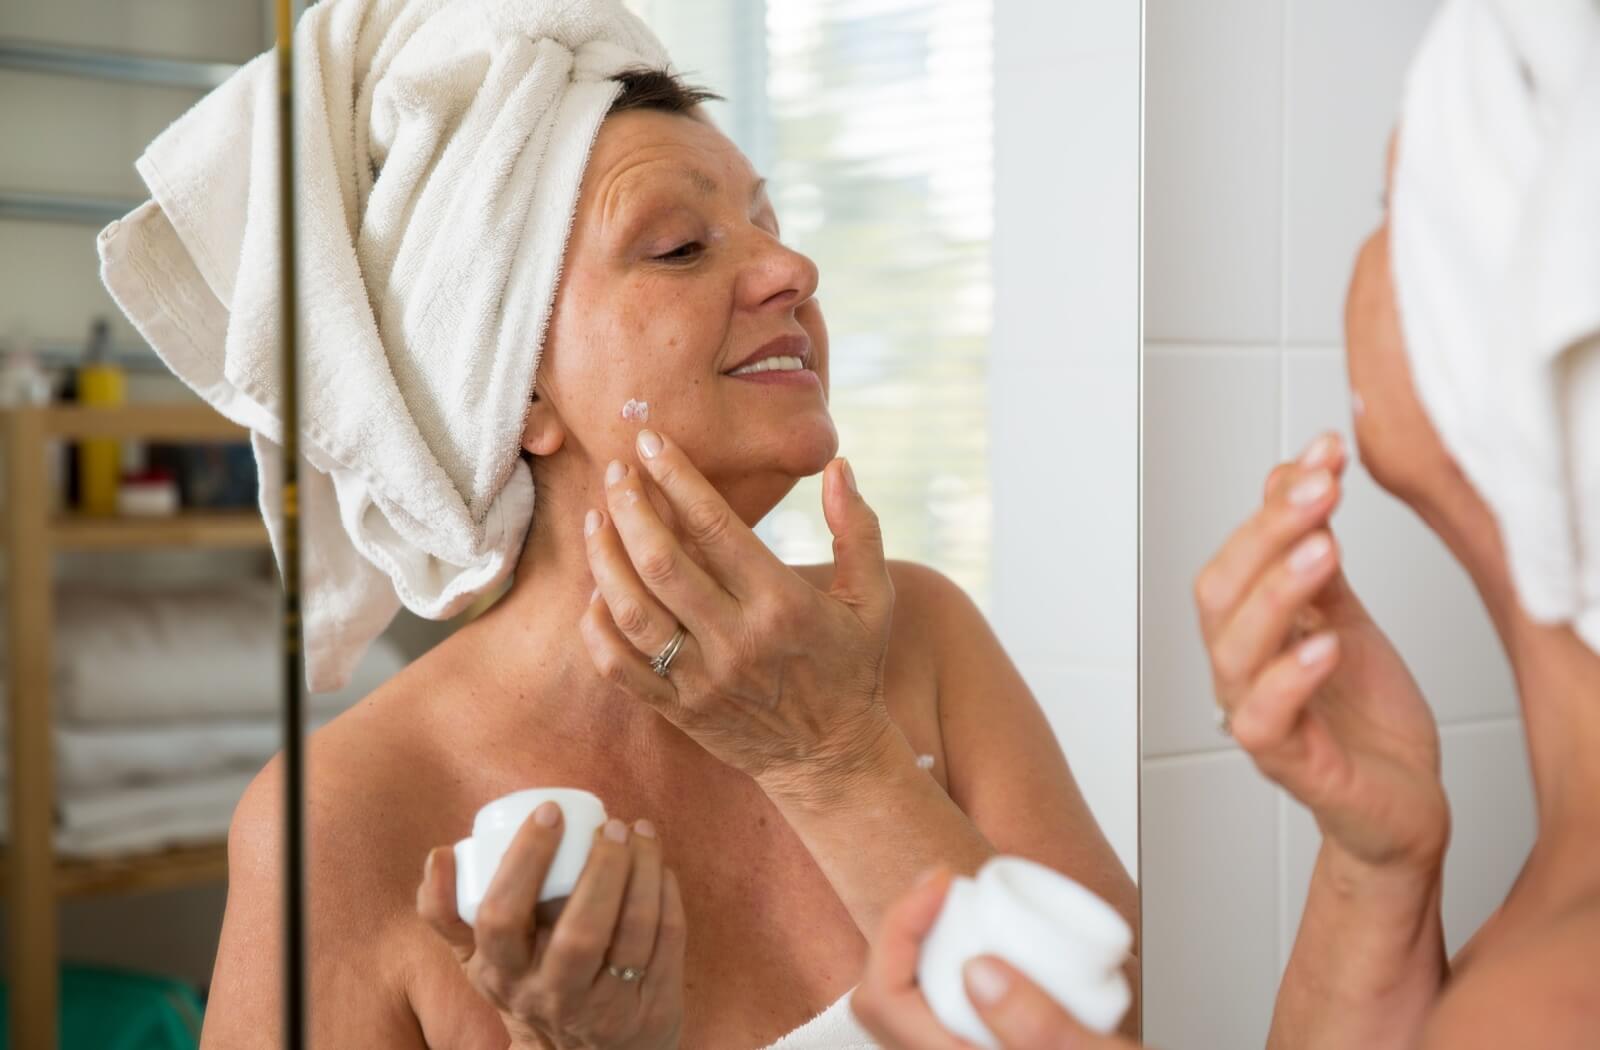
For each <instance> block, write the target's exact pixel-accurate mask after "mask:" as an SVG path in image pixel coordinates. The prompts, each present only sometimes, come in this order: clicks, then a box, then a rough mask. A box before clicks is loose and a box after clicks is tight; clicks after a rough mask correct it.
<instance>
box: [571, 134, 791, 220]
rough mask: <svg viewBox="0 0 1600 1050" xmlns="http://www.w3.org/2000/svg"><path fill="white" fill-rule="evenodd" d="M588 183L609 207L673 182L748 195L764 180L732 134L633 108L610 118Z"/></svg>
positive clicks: (710, 192)
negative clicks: (728, 135)
mask: <svg viewBox="0 0 1600 1050" xmlns="http://www.w3.org/2000/svg"><path fill="white" fill-rule="evenodd" d="M585 181H586V182H588V183H589V184H590V188H592V190H593V193H594V195H595V202H596V203H597V204H598V205H599V206H600V207H601V208H602V209H603V210H605V211H607V212H609V211H610V210H611V209H613V208H615V207H616V205H617V204H618V203H620V201H621V200H622V199H625V198H627V197H631V196H634V195H637V194H640V193H643V192H647V191H648V190H649V189H651V188H653V187H655V186H658V185H661V184H662V183H664V182H672V183H676V184H678V185H681V186H682V187H683V188H684V189H687V190H689V191H690V192H692V193H695V194H697V195H701V196H706V197H713V196H716V195H718V194H722V193H727V192H730V191H731V192H735V193H740V194H743V193H746V192H749V191H750V189H751V188H752V187H753V186H755V185H756V184H758V183H760V182H761V181H762V180H761V179H760V176H758V175H757V174H756V171H755V168H754V167H752V166H751V164H750V161H749V160H748V159H747V158H746V157H745V156H744V154H743V153H741V152H740V151H739V148H738V147H737V146H735V145H734V144H733V142H732V140H730V139H729V138H728V137H727V136H726V135H724V134H722V132H721V131H719V130H717V128H716V127H715V126H714V125H712V124H710V123H709V122H707V121H703V120H700V119H696V118H691V117H687V116H685V115H681V114H675V113H659V112H651V111H643V112H641V111H629V112H627V113H620V114H617V115H616V116H615V117H611V118H608V119H607V121H606V123H605V124H604V125H603V126H602V127H601V131H600V136H599V138H598V139H597V140H596V141H595V148H594V152H593V154H592V155H591V157H590V161H589V170H588V172H587V173H586V178H585Z"/></svg>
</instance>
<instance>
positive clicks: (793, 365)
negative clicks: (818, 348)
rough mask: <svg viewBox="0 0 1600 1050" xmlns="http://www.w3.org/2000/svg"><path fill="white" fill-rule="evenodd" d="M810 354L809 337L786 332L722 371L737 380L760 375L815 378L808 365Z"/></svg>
mask: <svg viewBox="0 0 1600 1050" xmlns="http://www.w3.org/2000/svg"><path fill="white" fill-rule="evenodd" d="M810 357H811V340H810V339H808V338H807V337H805V336H804V335H784V336H779V337H778V338H776V339H774V340H772V341H771V342H769V343H767V344H765V345H764V346H762V347H761V348H760V349H759V350H757V351H756V352H755V353H753V354H751V355H750V356H749V357H747V358H745V359H744V361H742V362H741V363H740V364H739V365H738V366H737V367H736V368H732V369H729V370H728V371H727V372H724V373H723V374H724V375H726V376H729V377H730V378H734V379H752V378H759V379H763V380H766V381H769V382H770V381H773V380H784V379H788V380H796V379H801V380H804V379H812V378H814V377H815V373H813V372H811V371H810V369H809V368H808V367H807V362H808V361H809V359H810Z"/></svg>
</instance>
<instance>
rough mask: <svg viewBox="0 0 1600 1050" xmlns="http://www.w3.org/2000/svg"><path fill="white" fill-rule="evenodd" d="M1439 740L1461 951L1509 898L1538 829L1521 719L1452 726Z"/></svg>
mask: <svg viewBox="0 0 1600 1050" xmlns="http://www.w3.org/2000/svg"><path fill="white" fill-rule="evenodd" d="M1440 747H1441V749H1442V751H1443V754H1444V789H1445V793H1446V794H1447V795H1449V797H1450V817H1451V831H1450V854H1449V856H1448V857H1447V858H1446V860H1445V868H1444V935H1445V946H1446V947H1447V948H1448V949H1449V950H1450V951H1451V952H1455V951H1457V950H1459V949H1460V948H1461V946H1462V945H1464V944H1465V943H1466V942H1467V940H1468V939H1469V938H1470V937H1471V936H1472V934H1473V933H1474V932H1476V930H1477V929H1478V927H1479V926H1481V925H1483V921H1484V920H1485V919H1487V918H1488V917H1489V915H1490V914H1491V913H1492V912H1493V911H1494V909H1495V908H1497V907H1499V905H1500V902H1501V901H1503V900H1505V897H1506V893H1507V892H1509V891H1510V889H1511V884H1512V882H1513V881H1515V880H1516V877H1517V872H1518V871H1520V870H1521V868H1522V862H1523V861H1524V860H1526V859H1527V856H1528V851H1529V850H1530V849H1532V848H1533V840H1534V837H1535V833H1536V831H1537V830H1538V829H1537V827H1536V825H1535V819H1536V814H1535V807H1534V797H1533V775H1532V773H1531V772H1530V771H1529V767H1528V752H1527V745H1526V743H1525V739H1524V737H1523V733H1522V723H1521V721H1520V720H1518V721H1512V722H1509V723H1504V724H1499V725H1494V724H1490V725H1478V726H1445V727H1444V729H1442V730H1441V731H1440Z"/></svg>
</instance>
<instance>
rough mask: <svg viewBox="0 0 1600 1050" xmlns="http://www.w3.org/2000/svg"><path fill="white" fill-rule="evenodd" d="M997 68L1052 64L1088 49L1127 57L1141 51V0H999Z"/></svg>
mask: <svg viewBox="0 0 1600 1050" xmlns="http://www.w3.org/2000/svg"><path fill="white" fill-rule="evenodd" d="M994 29H995V40H994V44H995V48H994V63H995V69H996V70H997V71H1004V70H1013V69H1021V68H1040V67H1045V68H1049V67H1054V66H1059V65H1061V64H1062V62H1063V61H1066V62H1072V61H1074V60H1076V59H1078V58H1080V57H1082V56H1085V55H1107V54H1115V55H1116V56H1117V57H1118V58H1119V59H1122V60H1124V61H1126V59H1127V58H1128V57H1129V56H1130V55H1131V56H1135V57H1134V61H1137V57H1136V56H1137V55H1138V53H1139V0H1099V2H1098V3H1093V4H1051V3H1038V2H1036V0H996V2H995V4H994Z"/></svg>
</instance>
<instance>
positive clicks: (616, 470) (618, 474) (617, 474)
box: [606, 459, 628, 485]
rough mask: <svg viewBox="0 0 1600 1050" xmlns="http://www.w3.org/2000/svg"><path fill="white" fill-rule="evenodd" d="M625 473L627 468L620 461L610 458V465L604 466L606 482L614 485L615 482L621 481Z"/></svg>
mask: <svg viewBox="0 0 1600 1050" xmlns="http://www.w3.org/2000/svg"><path fill="white" fill-rule="evenodd" d="M627 473H628V468H627V467H625V466H623V465H622V463H621V461H619V460H615V459H614V460H612V461H611V465H610V466H609V467H607V468H606V484H607V485H615V484H616V483H617V482H619V481H621V480H622V479H623V477H624V476H626V475H627Z"/></svg>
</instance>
